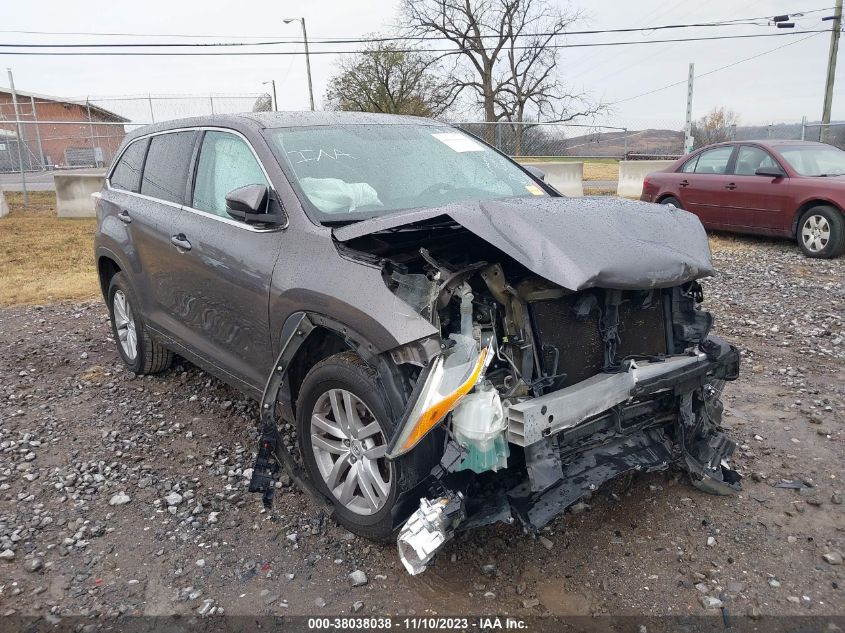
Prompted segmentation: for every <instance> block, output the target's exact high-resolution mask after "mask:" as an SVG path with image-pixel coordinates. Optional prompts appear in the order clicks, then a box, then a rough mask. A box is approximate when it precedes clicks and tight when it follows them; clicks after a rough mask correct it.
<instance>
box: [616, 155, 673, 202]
mask: <svg viewBox="0 0 845 633" xmlns="http://www.w3.org/2000/svg"><path fill="white" fill-rule="evenodd" d="M673 162H675V161H671V160H621V161H619V183H618V184H617V188H616V195H617V196H622V197H623V198H639V197H640V194H642V192H643V179H644V178H645V177H646V174H650V173H651V172H653V171H658V170H659V169H663V168H664V167H666V166H667V165H671V164H672V163H673Z"/></svg>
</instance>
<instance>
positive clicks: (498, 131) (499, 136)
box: [494, 123, 505, 152]
mask: <svg viewBox="0 0 845 633" xmlns="http://www.w3.org/2000/svg"><path fill="white" fill-rule="evenodd" d="M494 125H495V123H494ZM495 129H496V149H497V150H499V151H500V152H504V151H505V150H504V148H503V147H502V126H501V125H496V128H495Z"/></svg>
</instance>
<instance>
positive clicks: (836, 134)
mask: <svg viewBox="0 0 845 633" xmlns="http://www.w3.org/2000/svg"><path fill="white" fill-rule="evenodd" d="M801 138H802V139H803V140H805V141H819V142H821V143H829V144H830V145H834V146H836V147H838V148H839V149H845V121H838V122H836V123H807V122H806V121H804V123H802V125H801Z"/></svg>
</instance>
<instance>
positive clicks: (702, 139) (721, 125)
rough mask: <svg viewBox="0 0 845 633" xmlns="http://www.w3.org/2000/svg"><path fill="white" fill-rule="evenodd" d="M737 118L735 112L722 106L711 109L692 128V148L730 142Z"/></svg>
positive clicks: (737, 121)
mask: <svg viewBox="0 0 845 633" xmlns="http://www.w3.org/2000/svg"><path fill="white" fill-rule="evenodd" d="M738 123H739V117H738V116H737V114H736V112H734V111H733V110H729V109H728V108H726V107H724V106H722V107H720V108H713V109H712V110H710V112H708V113H707V114H706V115H704V116H703V117H701V118H700V119H699V120H698V121H697V122H696V123H694V124H693V126H692V135H693V139H694V143H693V144H694V146H695V147H696V148H699V147H704V146H705V145H712V144H713V143H722V142H724V141H730V140H731V139H732V138H733V135H734V132H735V131H736V126H737V124H738Z"/></svg>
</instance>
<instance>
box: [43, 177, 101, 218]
mask: <svg viewBox="0 0 845 633" xmlns="http://www.w3.org/2000/svg"><path fill="white" fill-rule="evenodd" d="M105 175H106V174H105V172H103V173H99V174H58V173H57V174H53V182H54V183H55V185H56V215H58V216H59V217H60V218H93V217H94V216H95V212H94V199H93V198H92V197H91V194H92V193H95V192H97V191H100V189H102V188H103V178H104V177H105Z"/></svg>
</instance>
